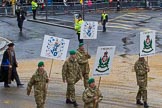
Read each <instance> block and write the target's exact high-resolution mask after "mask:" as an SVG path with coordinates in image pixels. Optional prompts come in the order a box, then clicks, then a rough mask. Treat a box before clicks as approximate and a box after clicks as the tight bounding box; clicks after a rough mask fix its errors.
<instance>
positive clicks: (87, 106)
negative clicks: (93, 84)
mask: <svg viewBox="0 0 162 108" xmlns="http://www.w3.org/2000/svg"><path fill="white" fill-rule="evenodd" d="M95 96H98V102H100V101H101V100H102V99H103V96H102V93H101V91H100V90H99V89H97V88H95V89H92V88H90V87H89V88H87V89H86V90H85V91H84V92H83V95H82V99H83V102H84V108H94V103H95V100H94V97H95ZM98 107H99V105H98V103H96V107H95V108H98Z"/></svg>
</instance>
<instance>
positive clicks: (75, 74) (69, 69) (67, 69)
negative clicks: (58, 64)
mask: <svg viewBox="0 0 162 108" xmlns="http://www.w3.org/2000/svg"><path fill="white" fill-rule="evenodd" d="M62 79H63V81H67V83H71V84H75V83H76V82H77V81H79V80H80V79H81V70H80V67H79V64H78V62H77V60H76V59H72V58H70V57H69V58H68V59H67V60H66V61H65V63H64V64H63V68H62Z"/></svg>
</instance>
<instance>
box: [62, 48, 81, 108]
mask: <svg viewBox="0 0 162 108" xmlns="http://www.w3.org/2000/svg"><path fill="white" fill-rule="evenodd" d="M75 54H76V51H74V50H71V51H70V57H69V58H68V59H67V60H66V61H65V63H64V65H63V68H62V79H63V82H64V83H65V82H67V91H66V103H67V104H73V105H74V107H76V106H78V104H77V102H76V99H75V84H76V83H77V82H78V81H79V80H80V79H81V77H82V76H81V70H80V67H79V64H78V62H77V59H76V55H75Z"/></svg>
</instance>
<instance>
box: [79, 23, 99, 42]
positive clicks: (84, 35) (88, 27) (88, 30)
mask: <svg viewBox="0 0 162 108" xmlns="http://www.w3.org/2000/svg"><path fill="white" fill-rule="evenodd" d="M97 29H98V22H95V21H84V23H83V24H82V26H81V33H80V39H97Z"/></svg>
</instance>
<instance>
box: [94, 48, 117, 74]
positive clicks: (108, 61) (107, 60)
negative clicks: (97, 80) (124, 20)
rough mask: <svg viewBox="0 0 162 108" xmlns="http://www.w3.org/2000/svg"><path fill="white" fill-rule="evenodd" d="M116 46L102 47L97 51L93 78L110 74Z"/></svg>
mask: <svg viewBox="0 0 162 108" xmlns="http://www.w3.org/2000/svg"><path fill="white" fill-rule="evenodd" d="M115 48H116V47H115V46H100V47H98V49H97V54H96V60H95V65H94V70H93V76H103V75H108V74H109V73H110V70H111V67H112V61H113V57H114V53H115Z"/></svg>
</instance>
